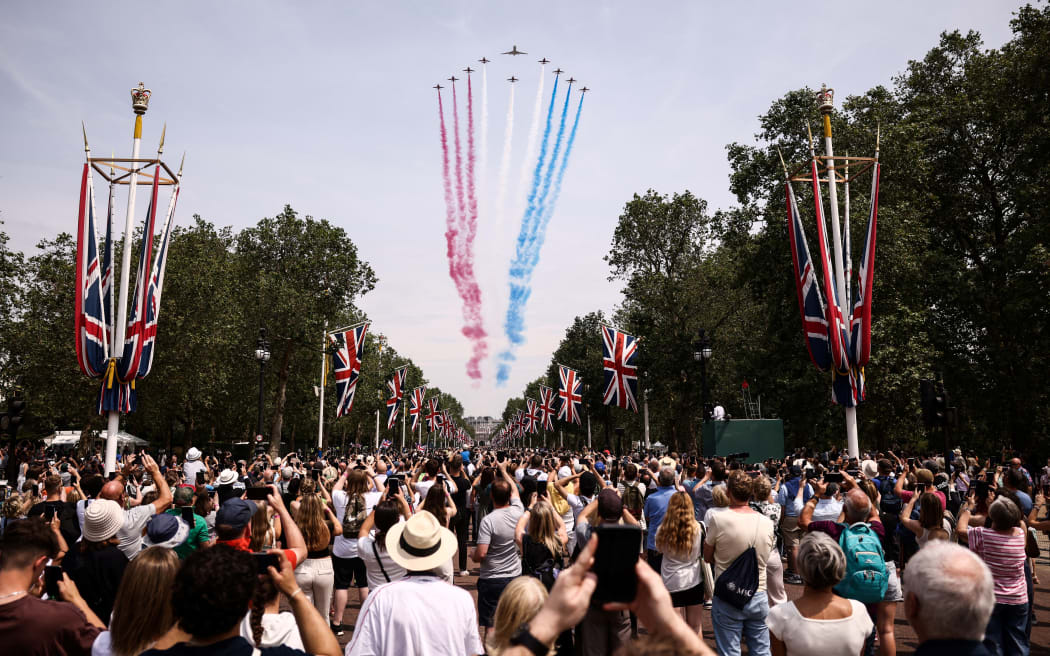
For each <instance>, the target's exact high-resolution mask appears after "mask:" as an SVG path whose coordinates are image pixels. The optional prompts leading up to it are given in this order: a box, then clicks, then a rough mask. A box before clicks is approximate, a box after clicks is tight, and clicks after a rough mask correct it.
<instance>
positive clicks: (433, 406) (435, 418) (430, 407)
mask: <svg viewBox="0 0 1050 656" xmlns="http://www.w3.org/2000/svg"><path fill="white" fill-rule="evenodd" d="M426 419H427V430H428V431H429V432H431V433H434V432H437V431H439V430H441V420H442V417H441V413H440V412H438V397H436V396H435V397H434V398H432V399H427V417H426Z"/></svg>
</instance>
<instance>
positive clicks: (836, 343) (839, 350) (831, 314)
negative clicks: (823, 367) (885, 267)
mask: <svg viewBox="0 0 1050 656" xmlns="http://www.w3.org/2000/svg"><path fill="white" fill-rule="evenodd" d="M811 154H812V152H811ZM810 171H811V175H812V177H813V202H814V204H815V206H816V213H817V241H818V242H819V246H820V267H821V273H822V277H823V280H824V297H825V298H827V299H828V300H829V303H828V304H827V307H826V314H825V317H826V319H827V323H828V339H829V341H830V342H831V363H832V365H833V366H834V368H835V371H837V372H838V373H840V374H847V373H849V366H850V361H849V353H850V348H849V332H847V321H846V320H844V318H843V316H842V314H841V312H840V311H839V305H838V301H839V298H838V290H837V289H836V288H835V278H834V277H833V275H834V274H833V273H832V271H833V268H832V266H831V256H830V254H829V252H830V249H829V248H828V235H827V230H826V229H825V223H824V209H823V205H824V202H823V200H822V199H821V196H820V178H819V176H818V175H817V158H816V156H815V155H813V157H812V158H811V162H810Z"/></svg>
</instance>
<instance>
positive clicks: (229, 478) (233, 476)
mask: <svg viewBox="0 0 1050 656" xmlns="http://www.w3.org/2000/svg"><path fill="white" fill-rule="evenodd" d="M236 482H237V472H235V471H233V470H232V469H224V470H222V472H221V473H220V474H219V478H218V479H216V481H215V483H216V485H233V484H234V483H236Z"/></svg>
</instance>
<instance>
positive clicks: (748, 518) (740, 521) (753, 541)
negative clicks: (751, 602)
mask: <svg viewBox="0 0 1050 656" xmlns="http://www.w3.org/2000/svg"><path fill="white" fill-rule="evenodd" d="M710 518H711V519H710V523H709V524H708V526H707V540H706V544H709V545H711V546H713V547H714V550H715V554H714V555H715V567H714V569H715V571H714V576H715V579H716V580H717V579H718V577H719V576H721V575H722V572H724V571H725V570H726V568H727V567H729V566H730V565H731V564H733V561H734V560H736V558H737V556H739V555H740V554H742V553H744V552H745V551H747V548H748V547H750V546H751V545H754V547H755V556H756V558H757V560H758V563H757V564H758V590H759V591H762V590H765V589H766V561H767V560H769V552H770V551H772V550H773V545H774V544H775V543H776V538H775V537H774V527H773V522H771V521H769V518H767V517H766V516H765V515H762V514H759V513H757V512H753V511H752V512H747V513H742V512H736V511H735V510H727V511H725V512H720V513H715V514H712V515H710Z"/></svg>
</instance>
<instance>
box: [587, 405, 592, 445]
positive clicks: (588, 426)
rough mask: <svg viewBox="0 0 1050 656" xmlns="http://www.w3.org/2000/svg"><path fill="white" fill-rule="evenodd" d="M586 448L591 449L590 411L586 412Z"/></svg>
mask: <svg viewBox="0 0 1050 656" xmlns="http://www.w3.org/2000/svg"><path fill="white" fill-rule="evenodd" d="M587 450H588V451H590V450H591V413H589V412H588V413H587Z"/></svg>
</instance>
